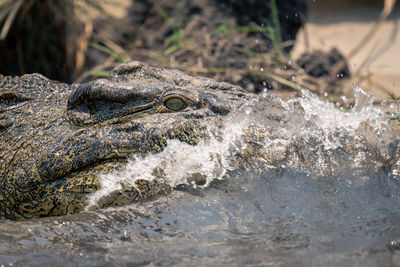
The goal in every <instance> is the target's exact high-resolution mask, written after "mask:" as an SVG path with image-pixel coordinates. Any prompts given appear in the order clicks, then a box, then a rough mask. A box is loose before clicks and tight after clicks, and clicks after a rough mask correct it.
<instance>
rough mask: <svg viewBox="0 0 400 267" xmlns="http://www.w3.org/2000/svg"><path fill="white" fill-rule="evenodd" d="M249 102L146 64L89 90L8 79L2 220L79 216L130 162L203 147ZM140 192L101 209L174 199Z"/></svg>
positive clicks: (1, 149) (0, 108) (3, 108)
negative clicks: (179, 147) (171, 148)
mask: <svg viewBox="0 0 400 267" xmlns="http://www.w3.org/2000/svg"><path fill="white" fill-rule="evenodd" d="M172 98H173V99H174V100H172V101H169V100H170V99H172ZM176 98H179V99H181V100H183V102H181V101H180V100H179V99H178V100H176ZM247 99H248V96H247V95H246V94H244V93H243V92H242V91H241V89H240V88H239V87H236V86H233V85H231V84H227V83H218V82H215V81H213V80H211V79H206V78H200V77H191V76H188V75H186V74H184V73H182V72H180V71H177V70H173V69H164V68H158V67H152V66H149V65H146V64H144V63H140V62H130V63H126V64H122V65H120V66H117V67H116V68H114V69H113V70H112V72H111V74H110V79H109V80H105V79H100V80H96V81H93V82H90V83H87V84H82V85H79V84H73V85H67V84H62V83H56V82H53V81H50V80H48V79H47V78H45V77H43V76H41V75H39V74H32V75H24V76H22V77H14V78H12V77H4V76H1V75H0V218H2V219H20V218H31V217H35V216H50V215H63V214H68V213H74V212H79V211H81V210H82V209H83V208H84V206H85V205H86V204H87V202H88V196H89V194H90V193H93V192H94V191H96V190H97V189H99V180H98V175H99V174H102V173H109V172H112V171H114V170H116V169H121V168H124V167H125V165H126V162H127V158H128V157H129V155H132V154H139V155H145V154H147V153H157V152H159V151H161V150H163V149H164V148H165V146H166V141H167V139H179V140H181V141H183V142H186V143H189V144H193V145H195V144H197V142H198V141H199V139H200V138H203V137H205V136H206V131H205V129H206V127H207V125H209V124H213V125H218V124H220V123H221V122H222V119H223V118H224V117H225V116H226V115H227V114H228V113H229V111H230V110H231V109H232V107H234V106H239V105H241V104H243V103H244V102H245V101H246V100H247ZM180 105H182V106H180ZM167 106H168V107H167ZM174 109H175V110H174ZM137 188H138V189H139V190H140V191H141V192H138V191H137V190H136V189H135V188H133V187H128V186H124V192H116V193H115V194H111V195H110V196H108V197H107V198H104V199H103V200H102V201H100V202H99V205H98V207H102V206H109V205H119V204H123V203H128V202H133V201H138V200H142V199H147V198H150V197H152V196H155V195H157V194H160V193H164V192H167V191H168V190H169V188H168V186H166V185H164V184H160V183H157V182H156V181H154V182H148V181H146V180H138V181H137Z"/></svg>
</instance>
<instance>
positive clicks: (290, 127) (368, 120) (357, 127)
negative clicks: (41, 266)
mask: <svg viewBox="0 0 400 267" xmlns="http://www.w3.org/2000/svg"><path fill="white" fill-rule="evenodd" d="M354 96H355V105H354V107H353V109H352V110H351V111H349V112H343V111H341V110H339V109H337V108H336V107H335V106H334V105H333V104H332V103H330V102H327V101H321V100H320V99H319V98H318V97H317V96H316V95H314V94H312V93H310V92H309V91H307V90H302V97H300V98H296V99H292V100H289V101H288V102H283V101H282V100H281V99H279V98H277V97H273V96H271V95H268V94H263V95H262V96H260V98H259V99H254V100H252V101H250V102H249V103H248V104H247V105H245V107H243V108H242V109H241V110H237V111H235V112H233V113H232V114H231V115H230V116H229V117H228V118H227V120H226V123H225V125H224V127H223V129H222V130H220V129H219V130H216V129H213V128H212V126H210V129H209V136H210V138H208V139H207V140H201V141H200V142H199V144H198V145H196V146H192V145H188V144H186V143H182V142H180V141H177V140H169V141H168V145H167V147H166V149H165V150H164V151H162V152H161V153H158V154H150V155H148V156H146V157H140V156H134V157H133V158H132V159H130V161H129V163H128V166H127V168H126V169H124V170H122V171H117V172H114V173H111V174H106V175H103V176H101V178H100V185H101V186H100V188H101V189H100V190H98V191H97V192H96V193H94V194H93V195H92V197H91V200H90V205H95V204H96V201H97V200H98V199H100V198H101V197H102V196H105V195H107V194H109V193H111V192H113V191H116V190H122V185H123V184H126V185H130V186H133V187H136V183H135V182H136V180H137V179H146V180H149V181H152V180H154V179H158V180H159V181H161V182H163V183H166V184H168V185H169V186H170V187H171V188H174V187H175V186H177V185H180V184H188V183H189V182H188V178H189V177H191V176H192V175H198V174H199V175H201V176H202V177H205V184H204V185H203V186H202V188H205V187H207V186H208V185H209V184H210V183H211V182H212V181H213V180H221V179H223V177H224V176H225V175H226V173H227V172H228V171H231V170H234V169H235V168H238V164H237V161H238V157H245V155H244V154H246V152H247V150H248V143H249V140H247V141H246V139H249V137H248V136H246V135H248V134H249V131H250V132H251V131H254V130H255V131H256V132H257V134H256V135H257V136H256V139H257V140H254V139H253V140H250V142H251V143H254V142H257V143H258V145H259V146H260V144H261V148H260V147H258V149H259V150H260V151H259V153H258V155H261V157H260V158H258V159H252V160H253V161H254V160H255V161H259V163H260V164H261V165H262V167H261V168H264V169H262V170H261V171H266V170H265V169H270V168H272V169H275V168H277V162H279V165H280V166H279V167H288V168H290V169H291V170H293V171H302V172H305V173H306V174H307V175H309V176H320V175H326V174H328V173H330V174H332V173H335V169H339V168H340V169H343V167H346V168H348V169H351V168H359V167H361V166H363V165H365V164H366V161H369V162H367V163H369V164H375V165H377V166H378V167H379V166H382V164H383V163H382V162H379V161H373V162H371V160H369V159H368V157H371V155H367V153H368V151H371V150H374V149H375V150H379V152H378V153H379V154H380V155H379V156H381V157H388V155H387V154H388V153H389V152H388V149H389V147H390V146H391V145H392V143H390V144H389V143H388V139H390V138H394V140H396V135H395V133H394V132H393V130H392V129H391V126H390V125H389V123H388V120H387V118H386V117H385V114H384V113H383V112H382V111H381V110H380V109H379V108H375V107H373V104H372V103H373V97H372V96H370V95H369V94H367V93H366V92H364V91H363V90H362V89H361V88H359V87H356V86H355V87H354ZM249 129H250V130H249ZM365 129H367V131H365ZM216 132H218V135H217V134H216ZM250 138H251V137H250ZM253 138H254V136H253ZM346 146H347V148H345V147H346ZM299 147H303V149H304V150H305V151H304V152H299V151H294V150H293V148H299ZM366 147H370V148H366ZM337 150H342V151H341V154H340V155H336V156H335V153H337ZM344 154H345V155H346V157H347V159H346V161H348V164H347V166H343V165H342V164H343V159H340V157H343V156H344ZM301 157H303V159H301ZM335 157H336V158H335ZM337 157H339V158H337ZM255 165H257V163H256V164H255ZM255 165H254V164H252V166H255ZM258 165H259V164H258ZM155 170H161V173H162V177H160V176H159V175H157V174H155ZM157 173H159V172H157ZM192 185H193V186H195V187H196V184H195V183H194V182H192Z"/></svg>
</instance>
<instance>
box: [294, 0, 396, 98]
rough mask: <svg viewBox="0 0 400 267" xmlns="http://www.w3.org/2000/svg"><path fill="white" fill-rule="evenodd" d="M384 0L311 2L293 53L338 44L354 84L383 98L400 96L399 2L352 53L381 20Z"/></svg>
mask: <svg viewBox="0 0 400 267" xmlns="http://www.w3.org/2000/svg"><path fill="white" fill-rule="evenodd" d="M382 8H383V1H356V0H354V1H344V0H341V1H328V0H313V1H310V17H309V23H307V24H306V26H305V29H304V30H302V31H301V32H300V33H299V35H298V40H297V43H296V46H295V48H294V50H293V51H292V56H293V57H294V58H297V57H298V56H299V55H300V54H301V53H303V52H304V51H307V49H322V50H324V51H328V50H330V49H331V48H332V47H337V48H338V49H339V51H341V52H342V53H343V54H344V55H345V56H346V57H347V58H349V66H350V69H351V72H352V73H353V74H354V73H355V72H357V71H358V70H359V69H360V68H361V70H360V75H359V77H353V78H352V79H351V80H350V82H349V84H348V85H346V86H345V89H344V90H345V92H346V91H347V92H348V93H349V92H350V91H351V90H352V86H351V83H355V84H356V85H358V86H360V87H362V88H363V89H364V90H367V91H369V92H370V93H371V94H372V95H374V96H375V100H376V101H377V102H378V101H382V100H383V99H386V98H387V97H388V94H389V92H392V93H394V94H396V95H398V96H400V6H399V3H398V5H397V6H396V7H395V9H394V10H393V12H392V14H391V15H390V16H389V18H388V20H386V21H385V22H383V23H382V24H381V26H380V28H379V29H378V31H377V32H376V34H375V35H374V36H373V38H372V39H371V40H370V41H369V42H368V43H367V44H366V45H365V46H364V47H362V48H361V49H358V50H357V52H356V53H355V54H350V52H351V51H352V50H353V48H354V47H357V45H358V44H359V43H360V41H361V40H362V39H363V38H364V36H365V35H366V34H367V32H368V31H369V30H370V29H371V27H372V26H373V24H374V23H375V21H376V20H377V19H378V17H379V14H380V12H381V9H382Z"/></svg>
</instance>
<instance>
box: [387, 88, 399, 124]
mask: <svg viewBox="0 0 400 267" xmlns="http://www.w3.org/2000/svg"><path fill="white" fill-rule="evenodd" d="M389 99H390V100H392V101H394V103H396V105H397V111H400V96H395V95H394V94H393V93H389ZM389 119H390V120H391V121H397V122H398V123H399V126H400V115H398V116H395V117H391V118H389Z"/></svg>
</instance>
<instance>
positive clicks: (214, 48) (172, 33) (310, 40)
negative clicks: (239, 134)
mask: <svg viewBox="0 0 400 267" xmlns="http://www.w3.org/2000/svg"><path fill="white" fill-rule="evenodd" d="M399 22H400V8H399V3H396V1H395V0H385V1H384V0H352V1H345V0H340V1H328V0H309V1H307V0H287V1H278V0H263V1H260V0H248V1H235V0H192V1H189V0H161V1H160V0H158V1H156V0H106V1H100V0H63V1H61V0H0V74H3V75H23V74H24V73H33V72H38V73H42V74H44V75H45V76H47V77H49V78H51V79H54V80H58V81H61V82H67V83H72V82H85V81H88V80H92V79H96V78H99V77H107V75H108V72H109V70H110V69H112V68H113V67H114V66H115V65H118V64H120V63H122V62H126V61H130V60H141V61H145V62H148V63H151V64H154V65H158V66H164V67H172V68H178V69H181V70H183V71H185V72H187V73H189V74H192V75H201V76H208V77H211V78H214V79H216V80H219V81H228V82H231V83H234V84H239V85H241V86H242V87H244V88H245V89H247V90H249V91H254V92H261V91H265V90H273V91H274V93H276V94H278V95H280V96H282V97H284V98H287V97H292V96H295V95H298V94H299V88H300V87H303V88H307V89H309V90H311V91H313V92H314V93H317V94H318V95H320V97H322V98H327V99H329V100H331V101H334V102H336V103H337V104H338V105H341V106H344V107H346V105H350V104H351V103H352V97H351V96H352V84H356V85H358V86H360V87H362V88H363V89H364V90H367V91H369V92H370V93H372V94H373V95H374V96H375V97H376V98H375V99H376V103H380V102H381V101H382V100H384V99H387V98H388V97H389V96H390V94H393V95H400V88H399V83H400V75H399V74H400V37H399V36H398V35H399ZM343 96H345V97H343Z"/></svg>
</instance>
